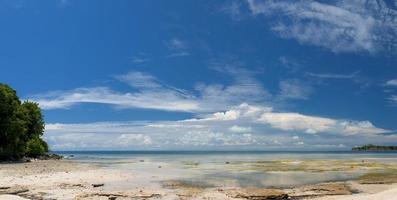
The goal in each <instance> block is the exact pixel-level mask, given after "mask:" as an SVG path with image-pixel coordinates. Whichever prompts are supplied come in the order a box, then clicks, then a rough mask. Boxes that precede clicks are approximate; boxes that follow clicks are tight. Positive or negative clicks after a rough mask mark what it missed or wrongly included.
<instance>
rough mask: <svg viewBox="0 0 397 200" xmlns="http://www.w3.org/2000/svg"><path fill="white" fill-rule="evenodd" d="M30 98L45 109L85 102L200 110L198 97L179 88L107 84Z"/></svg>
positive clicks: (119, 105)
mask: <svg viewBox="0 0 397 200" xmlns="http://www.w3.org/2000/svg"><path fill="white" fill-rule="evenodd" d="M30 100H32V101H35V102H37V103H39V105H40V107H41V108H42V109H67V108H70V107H72V106H74V105H77V104H82V103H101V104H110V105H114V106H117V107H118V108H146V109H158V110H169V111H185V112H192V111H196V110H199V105H198V103H197V102H196V101H195V99H194V98H192V97H190V96H189V95H186V94H184V93H181V92H179V91H175V90H163V89H160V90H143V91H140V92H135V93H128V92H127V93H121V92H116V91H113V90H111V89H109V88H107V87H94V88H78V89H74V90H70V91H65V92H56V93H49V94H44V95H36V96H33V97H32V98H30Z"/></svg>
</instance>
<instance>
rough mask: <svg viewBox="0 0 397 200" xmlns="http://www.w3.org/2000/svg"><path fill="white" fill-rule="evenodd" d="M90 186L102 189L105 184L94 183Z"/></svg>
mask: <svg viewBox="0 0 397 200" xmlns="http://www.w3.org/2000/svg"><path fill="white" fill-rule="evenodd" d="M91 185H92V187H102V186H104V185H105V184H103V183H94V184H91Z"/></svg>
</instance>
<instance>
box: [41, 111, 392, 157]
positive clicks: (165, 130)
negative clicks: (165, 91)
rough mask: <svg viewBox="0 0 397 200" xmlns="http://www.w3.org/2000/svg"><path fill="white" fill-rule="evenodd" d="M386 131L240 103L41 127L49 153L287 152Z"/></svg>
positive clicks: (375, 137)
mask: <svg viewBox="0 0 397 200" xmlns="http://www.w3.org/2000/svg"><path fill="white" fill-rule="evenodd" d="M387 132H389V131H388V130H385V129H382V128H378V127H376V126H374V125H373V124H372V123H371V122H369V121H353V120H344V119H331V118H325V117H319V116H310V115H304V114H300V113H286V112H275V111H274V110H273V109H272V108H270V107H261V106H255V105H249V104H245V103H244V104H241V105H239V106H235V107H233V108H232V109H230V110H228V111H225V112H216V113H213V114H210V115H206V116H202V117H198V118H192V119H186V120H178V121H156V122H150V121H149V122H136V121H135V122H134V121H132V122H97V123H87V124H47V125H46V131H45V138H46V139H47V141H49V143H50V145H51V148H52V149H54V150H61V149H63V150H64V149H112V148H113V149H114V148H117V149H191V148H192V147H198V148H200V147H201V148H202V147H211V148H220V149H222V148H223V149H224V148H233V147H239V148H253V149H274V148H275V149H277V148H286V147H288V148H292V149H293V148H306V147H311V148H316V147H314V146H313V145H320V146H319V147H318V148H321V145H324V148H326V147H331V145H334V147H335V148H336V147H337V146H338V145H339V144H344V145H347V146H354V145H357V144H361V143H362V142H364V143H365V142H366V141H369V142H370V141H374V142H376V141H377V142H380V143H385V142H386V143H387V142H388V141H393V140H394V141H395V139H396V138H395V136H394V135H387V134H384V133H387ZM357 138H359V140H358V139H357Z"/></svg>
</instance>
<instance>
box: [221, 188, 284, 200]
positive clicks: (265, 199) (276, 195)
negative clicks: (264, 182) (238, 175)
mask: <svg viewBox="0 0 397 200" xmlns="http://www.w3.org/2000/svg"><path fill="white" fill-rule="evenodd" d="M224 192H225V194H226V195H227V196H228V197H231V198H242V199H250V200H285V199H288V194H287V193H285V192H284V191H282V190H278V189H266V188H241V189H240V188H239V189H229V190H224Z"/></svg>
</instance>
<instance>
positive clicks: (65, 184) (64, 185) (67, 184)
mask: <svg viewBox="0 0 397 200" xmlns="http://www.w3.org/2000/svg"><path fill="white" fill-rule="evenodd" d="M59 187H60V188H61V189H70V188H86V186H84V185H83V184H80V183H78V184H69V183H61V184H59Z"/></svg>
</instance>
